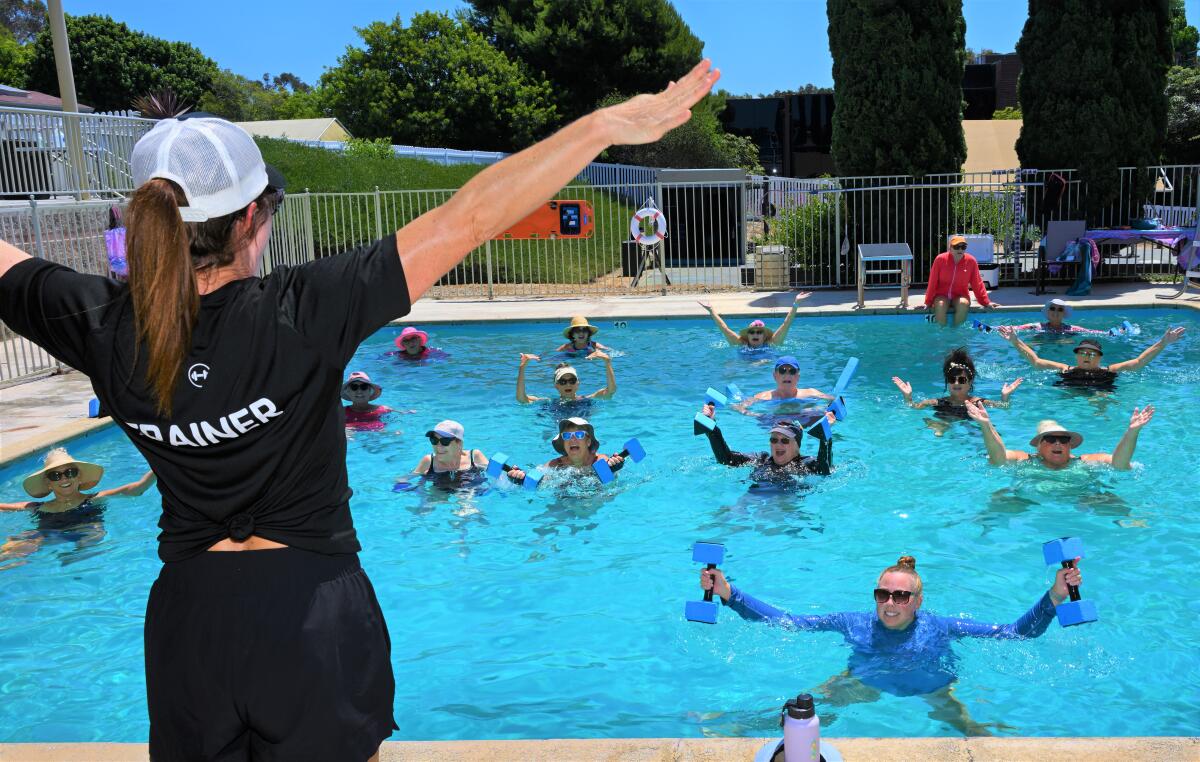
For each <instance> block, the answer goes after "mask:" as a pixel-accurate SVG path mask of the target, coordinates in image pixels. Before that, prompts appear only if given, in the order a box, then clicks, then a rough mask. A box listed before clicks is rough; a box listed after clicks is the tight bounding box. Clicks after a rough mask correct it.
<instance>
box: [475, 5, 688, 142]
mask: <svg viewBox="0 0 1200 762" xmlns="http://www.w3.org/2000/svg"><path fill="white" fill-rule="evenodd" d="M469 2H470V4H471V6H472V7H473V8H474V12H473V13H472V16H471V18H472V20H473V23H475V24H476V26H477V27H478V28H479V29H480V30H481V31H483V33H484V34H485V35H486V36H487V38H488V39H489V40H491V41H492V43H493V44H494V45H495V46H496V47H497V48H498V49H500V50H502V51H504V52H505V53H507V54H508V56H509V57H510V58H512V59H514V60H518V61H521V62H522V63H523V64H524V65H525V66H527V67H528V68H529V70H531V71H533V72H538V73H540V74H541V75H542V76H544V77H545V78H546V79H547V80H549V82H550V84H551V86H552V88H553V90H552V92H553V97H554V103H555V105H556V106H557V109H558V113H559V114H560V115H561V116H562V117H563V119H565V120H571V119H575V118H577V117H579V116H582V115H584V114H586V113H587V112H588V111H591V110H592V109H593V108H594V107H595V105H596V103H597V102H598V101H600V100H601V98H602V96H605V95H607V94H610V93H618V94H621V95H627V96H628V95H635V94H637V93H643V92H653V91H656V90H661V89H662V88H663V87H664V86H665V85H666V84H667V82H668V81H669V80H672V79H675V78H677V77H679V76H681V75H683V74H685V73H686V72H687V71H688V70H689V69H691V68H692V66H694V65H695V64H696V62H697V61H699V60H700V58H701V52H702V50H703V47H704V45H703V43H701V42H700V40H699V39H698V38H697V37H696V36H695V35H694V34H692V32H691V30H690V29H688V26H687V24H685V23H684V22H683V19H682V18H681V17H680V15H679V13H678V12H677V11H676V10H675V8H674V7H673V6H672V5H671V3H670V2H668V1H667V0H469Z"/></svg>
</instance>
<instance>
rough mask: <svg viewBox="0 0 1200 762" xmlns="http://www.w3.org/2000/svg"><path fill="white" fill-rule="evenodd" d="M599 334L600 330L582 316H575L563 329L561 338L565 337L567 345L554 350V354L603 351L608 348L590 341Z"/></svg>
mask: <svg viewBox="0 0 1200 762" xmlns="http://www.w3.org/2000/svg"><path fill="white" fill-rule="evenodd" d="M598 333H600V329H599V328H597V327H596V326H594V325H592V324H591V323H589V322H588V319H587V318H585V317H584V316H583V315H576V316H575V317H573V318H571V324H570V325H568V326H567V327H566V328H564V329H563V336H564V337H566V339H567V343H566V344H563V345H562V346H560V347H559V348H558V349H556V350H554V351H556V352H587V353H589V354H590V353H592V352H596V351H598V350H605V349H608V347H606V346H604V345H603V344H601V343H600V342H598V341H592V338H593V337H594V336H595V335H596V334H598Z"/></svg>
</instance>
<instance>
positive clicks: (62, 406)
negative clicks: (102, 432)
mask: <svg viewBox="0 0 1200 762" xmlns="http://www.w3.org/2000/svg"><path fill="white" fill-rule="evenodd" d="M1177 290H1178V288H1177V287H1173V286H1170V285H1153V284H1146V283H1102V284H1097V285H1096V286H1095V287H1094V288H1093V289H1092V295H1091V296H1089V297H1086V298H1083V299H1071V300H1070V302H1071V304H1072V305H1073V306H1075V308H1076V309H1078V310H1087V309H1120V308H1127V307H1167V308H1177V309H1191V310H1200V295H1188V296H1185V297H1184V298H1182V299H1177V300H1166V299H1161V298H1159V297H1160V296H1170V295H1171V294H1174V293H1176V292H1177ZM1029 292H1030V288H1028V287H1016V286H1010V287H1006V288H1002V289H998V290H996V291H994V292H993V295H994V297H995V299H996V300H997V301H999V302H1000V304H1001V305H1002V307H1001V309H1000V310H999V311H1010V310H1020V311H1029V310H1037V309H1040V308H1041V306H1042V304H1043V303H1044V302H1045V301H1046V299H1049V298H1051V296H1052V295H1044V296H1034V295H1033V294H1031V293H1029ZM867 296H868V298H867V300H866V306H865V308H864V309H862V310H858V309H855V304H854V299H855V294H854V292H853V291H847V290H841V291H832V290H827V291H814V292H813V294H812V296H810V297H809V298H808V299H806V300H805V301H803V302H802V303H801V309H800V312H799V316H800V317H813V316H821V317H824V316H831V315H863V314H883V315H895V314H901V312H902V311H901V310H900V309H899V308H898V305H899V302H900V295H899V291H898V290H897V289H886V290H879V291H868V292H867ZM922 296H923V293H922V292H920V291H916V292H913V293H912V294H910V297H909V298H910V304H920V303H921V300H922ZM793 299H795V292H794V291H782V292H768V291H741V292H734V293H714V294H670V295H667V296H596V297H580V298H576V299H528V298H525V299H512V300H497V301H488V300H443V299H422V300H420V301H418V302H417V304H416V305H414V307H413V310H412V313H411V314H410V315H409V316H408V317H407V318H405V319H404V320H402V321H400V322H402V323H412V324H417V325H436V324H456V323H476V322H490V321H507V320H542V321H548V322H565V321H566V320H567V319H568V318H570V317H571V316H572V315H587V316H588V317H589V318H591V319H592V320H593V321H598V320H614V319H632V318H659V319H662V318H703V317H705V315H706V313H705V311H704V310H703V309H702V308H701V307H700V305H699V304H698V303H697V302H698V301H700V300H702V301H705V302H708V303H710V304H712V306H713V307H714V308H715V309H716V310H717V311H718V312H719V313H721V314H722V315H724V316H729V317H734V318H738V319H739V321H740V320H741V319H743V318H746V317H763V318H766V317H775V318H778V317H779V316H781V315H784V314H786V313H787V311H788V309H789V308H790V307H791V304H792V300H793ZM973 314H975V313H973ZM983 314H991V313H983ZM989 319H996V318H995V317H994V316H993V317H992V318H989ZM735 325H736V323H735ZM1147 338H1149V337H1147ZM91 397H92V392H91V386H90V385H89V384H88V381H87V379H86V378H85V377H84V376H82V375H81V374H79V373H65V374H62V375H58V376H50V377H48V378H44V379H40V380H37V381H31V382H29V383H25V384H19V385H17V386H12V387H8V388H6V389H0V464H3V463H5V462H7V461H9V460H14V459H17V458H20V457H24V455H26V454H28V453H30V452H39V451H41V450H44V449H45V448H46V447H48V446H49V444H50V443H52V442H55V441H61V440H64V439H67V438H70V437H72V436H75V435H77V434H79V433H81V432H87V431H91V430H94V429H95V428H96V427H97V426H100V425H103V423H104V422H100V421H95V420H89V419H88V418H87V403H88V400H89V399H91Z"/></svg>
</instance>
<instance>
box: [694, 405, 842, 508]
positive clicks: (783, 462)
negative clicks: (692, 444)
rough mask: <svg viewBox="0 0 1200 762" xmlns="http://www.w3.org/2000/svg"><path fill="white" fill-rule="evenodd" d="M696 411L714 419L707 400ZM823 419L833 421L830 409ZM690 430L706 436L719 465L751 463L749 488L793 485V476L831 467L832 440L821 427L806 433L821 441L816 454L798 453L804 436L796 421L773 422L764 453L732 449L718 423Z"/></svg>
mask: <svg viewBox="0 0 1200 762" xmlns="http://www.w3.org/2000/svg"><path fill="white" fill-rule="evenodd" d="M700 412H701V413H703V414H704V415H706V416H708V417H709V418H712V419H713V420H714V421H716V419H717V412H716V406H714V405H713V403H711V402H709V403H707V404H705V405H704V407H702V408H701V409H700ZM825 419H826V420H827V421H828V422H829V425H831V426H832V425H833V424H834V423H836V422H837V419H836V418H835V417H834V415H833V413H832V412H826V413H825ZM694 431H695V433H697V434H706V435H707V436H708V444H709V446H710V447H712V451H713V456H715V457H716V459H717V462H718V463H720V464H721V465H725V466H735V467H736V466H751V467H752V469H753V470H752V471H751V472H750V478H751V479H752V480H753V485H752V488H753V487H755V486H757V485H762V484H770V485H773V486H786V485H794V484H795V477H799V476H807V475H808V474H821V475H822V476H827V475H828V474H829V473H830V472H831V471H832V468H833V443H832V442H831V441H830V440H829V438H828V437H827V436H825V429H824V428H823V427H822V426H813V427H812V428H811V429H809V432H808V434H809V436H811V437H815V438H816V439H817V440H818V441H819V442H820V443H821V444H820V447H819V448H818V450H817V454H816V457H813V456H811V455H801V454H800V441H801V440H802V439H803V438H804V428H803V425H802V424H801V423H800V421H786V420H785V421H776V422H775V424H774V425H773V426H772V427H771V431H770V432H769V433H768V437H769V438H768V444H769V445H770V449H768V450H766V451H764V452H733V451H732V450H730V449H729V445H728V444H727V443H726V442H725V435H724V434H722V433H721V427H720V426H713V428H711V429H708V428H706V427H704V426H701V425H699V424H695V425H694Z"/></svg>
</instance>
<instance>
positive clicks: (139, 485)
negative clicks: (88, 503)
mask: <svg viewBox="0 0 1200 762" xmlns="http://www.w3.org/2000/svg"><path fill="white" fill-rule="evenodd" d="M157 481H158V477H157V476H155V475H154V472H153V471H147V472H146V473H145V474H143V475H142V478H141V479H138V480H137V481H136V482H130V483H129V484H122V485H121V486H120V487H114V488H113V489H106V490H101V491H99V492H97V493H96V497H137V496H138V495H141V494H142V493H144V492H145V491H146V490H148V489H150V487H152V486H153V485H154V483H155V482H157Z"/></svg>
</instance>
